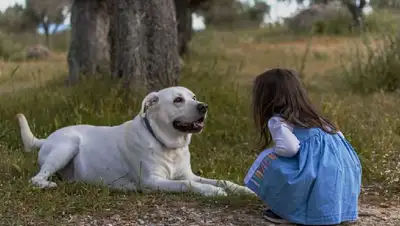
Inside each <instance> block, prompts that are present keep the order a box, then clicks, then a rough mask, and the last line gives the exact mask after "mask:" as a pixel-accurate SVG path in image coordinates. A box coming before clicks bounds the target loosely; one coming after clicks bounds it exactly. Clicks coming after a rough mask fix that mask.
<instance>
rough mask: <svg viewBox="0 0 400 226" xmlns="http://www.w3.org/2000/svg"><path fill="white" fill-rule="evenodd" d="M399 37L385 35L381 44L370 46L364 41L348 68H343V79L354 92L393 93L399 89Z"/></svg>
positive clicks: (369, 43)
mask: <svg viewBox="0 0 400 226" xmlns="http://www.w3.org/2000/svg"><path fill="white" fill-rule="evenodd" d="M399 39H400V37H399V36H398V35H397V34H396V35H395V34H392V35H386V37H384V38H383V39H381V40H379V41H380V42H381V43H380V44H378V45H377V46H376V45H372V44H371V42H369V41H368V40H366V42H365V43H364V47H363V48H358V49H357V56H358V57H356V58H354V59H355V61H354V63H353V64H352V65H351V66H350V68H345V74H346V76H345V79H346V82H347V83H348V84H349V85H350V88H351V89H352V90H353V91H354V92H358V93H364V94H370V93H374V92H377V91H384V92H393V91H397V90H398V89H399V88H400V74H399V73H400V40H399Z"/></svg>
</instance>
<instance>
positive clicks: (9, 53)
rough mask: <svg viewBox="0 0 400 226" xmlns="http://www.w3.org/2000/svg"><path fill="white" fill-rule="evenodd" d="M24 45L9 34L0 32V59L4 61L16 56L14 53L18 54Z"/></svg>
mask: <svg viewBox="0 0 400 226" xmlns="http://www.w3.org/2000/svg"><path fill="white" fill-rule="evenodd" d="M23 49H24V47H23V46H22V45H21V44H19V43H17V42H15V41H14V40H13V39H12V38H11V37H10V36H7V35H5V34H4V33H3V32H0V59H1V60H4V61H8V60H10V59H12V58H13V57H15V56H16V54H20V53H21V52H22V51H23Z"/></svg>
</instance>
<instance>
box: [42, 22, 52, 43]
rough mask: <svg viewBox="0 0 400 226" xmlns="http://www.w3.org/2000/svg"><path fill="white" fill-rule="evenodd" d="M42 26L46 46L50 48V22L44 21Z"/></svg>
mask: <svg viewBox="0 0 400 226" xmlns="http://www.w3.org/2000/svg"><path fill="white" fill-rule="evenodd" d="M42 27H43V30H44V35H45V37H46V46H47V48H50V31H49V24H48V23H47V22H44V21H43V22H42Z"/></svg>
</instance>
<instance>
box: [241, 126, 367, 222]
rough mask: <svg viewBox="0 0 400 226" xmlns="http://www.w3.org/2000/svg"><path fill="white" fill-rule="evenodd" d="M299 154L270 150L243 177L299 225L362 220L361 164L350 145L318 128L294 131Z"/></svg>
mask: <svg viewBox="0 0 400 226" xmlns="http://www.w3.org/2000/svg"><path fill="white" fill-rule="evenodd" d="M293 133H294V135H295V136H296V137H297V139H298V140H299V141H300V149H299V151H298V153H297V154H296V155H295V156H294V157H291V158H287V157H281V156H278V155H276V154H275V153H274V152H273V149H267V150H265V151H264V152H263V153H261V155H260V156H259V157H258V158H257V160H256V161H255V162H254V164H253V166H252V167H251V168H250V170H249V173H248V175H247V176H246V178H245V185H246V186H247V187H248V188H249V189H251V190H252V191H254V192H255V193H256V194H257V195H258V196H259V197H260V198H261V199H262V200H263V201H264V202H265V203H266V204H267V206H268V207H269V208H270V209H271V210H272V211H273V212H274V213H275V214H277V215H279V216H280V217H282V218H284V219H286V220H288V221H290V222H292V223H296V224H305V225H332V224H339V223H341V222H346V221H355V220H357V218H358V197H359V194H360V190H361V164H360V160H359V158H358V156H357V154H356V153H355V151H354V149H353V148H352V146H351V145H350V144H349V142H348V141H347V140H346V139H345V138H344V137H342V136H341V135H339V134H329V133H326V132H325V131H323V130H321V129H319V128H311V129H304V128H298V127H295V128H294V130H293Z"/></svg>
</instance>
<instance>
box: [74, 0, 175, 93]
mask: <svg viewBox="0 0 400 226" xmlns="http://www.w3.org/2000/svg"><path fill="white" fill-rule="evenodd" d="M71 27H72V30H71V44H70V49H69V53H68V64H69V72H70V74H69V79H68V81H69V82H70V83H75V82H77V81H78V78H79V76H80V74H98V72H99V69H100V68H101V67H102V66H104V65H107V66H108V65H109V68H107V69H110V70H109V72H110V73H111V75H112V77H115V78H122V79H124V81H125V84H126V85H132V84H133V85H135V86H136V87H146V88H147V89H148V90H150V91H151V90H157V89H160V88H163V87H167V86H172V85H176V84H177V81H178V75H179V70H180V66H179V65H180V64H179V54H178V32H177V30H178V25H177V19H176V13H175V2H174V0H162V1H160V0H114V1H108V0H99V1H91V0H75V1H74V3H73V6H72V11H71ZM106 50H108V51H106Z"/></svg>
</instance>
